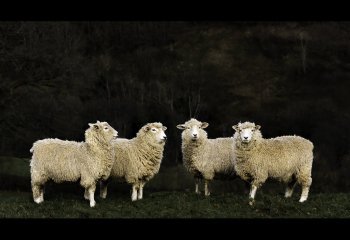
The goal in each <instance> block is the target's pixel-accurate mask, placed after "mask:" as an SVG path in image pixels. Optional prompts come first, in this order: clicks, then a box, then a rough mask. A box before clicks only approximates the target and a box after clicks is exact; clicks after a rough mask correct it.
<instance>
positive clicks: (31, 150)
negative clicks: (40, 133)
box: [29, 142, 36, 153]
mask: <svg viewBox="0 0 350 240" xmlns="http://www.w3.org/2000/svg"><path fill="white" fill-rule="evenodd" d="M35 143H36V142H35ZM35 143H33V146H32V148H31V149H30V150H29V152H31V153H33V152H34V148H35V146H36V144H35Z"/></svg>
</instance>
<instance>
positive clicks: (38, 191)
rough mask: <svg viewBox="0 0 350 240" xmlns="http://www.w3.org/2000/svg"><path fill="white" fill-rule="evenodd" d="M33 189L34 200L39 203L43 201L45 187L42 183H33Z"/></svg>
mask: <svg viewBox="0 0 350 240" xmlns="http://www.w3.org/2000/svg"><path fill="white" fill-rule="evenodd" d="M32 191H33V199H34V202H36V203H38V204H39V203H42V202H43V201H44V191H43V187H42V186H41V185H40V184H33V186H32Z"/></svg>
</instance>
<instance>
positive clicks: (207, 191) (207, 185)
mask: <svg viewBox="0 0 350 240" xmlns="http://www.w3.org/2000/svg"><path fill="white" fill-rule="evenodd" d="M209 182H210V180H207V179H205V181H204V195H205V196H206V197H208V196H210V191H209Z"/></svg>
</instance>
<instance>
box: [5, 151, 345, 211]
mask: <svg viewBox="0 0 350 240" xmlns="http://www.w3.org/2000/svg"><path fill="white" fill-rule="evenodd" d="M176 169H177V170H176ZM176 169H175V168H166V169H163V170H162V171H161V172H160V173H159V175H158V176H157V177H156V178H155V179H154V180H152V181H151V182H150V183H149V184H148V185H146V188H145V191H144V199H143V200H141V201H136V202H131V200H130V187H129V186H128V185H126V184H122V183H112V184H111V187H110V188H109V193H108V197H107V199H100V198H99V197H98V191H97V192H96V201H97V205H96V207H95V208H90V207H89V203H88V201H87V200H84V199H83V189H82V188H81V187H80V186H79V184H77V183H63V184H54V183H50V182H49V183H48V184H47V186H46V192H45V201H44V203H42V204H40V205H38V204H36V203H34V202H33V199H32V194H31V189H30V177H29V162H28V160H25V159H16V158H5V157H3V158H0V218H349V217H350V194H348V193H313V192H312V191H311V193H310V196H309V199H308V201H307V202H305V203H302V204H301V203H299V202H298V199H299V195H300V189H296V192H295V195H293V197H292V198H290V199H285V198H284V197H283V188H282V187H281V185H278V184H277V185H278V186H279V188H277V187H274V185H273V184H268V183H267V184H266V186H264V187H263V189H261V190H260V191H258V193H257V196H256V202H255V205H254V206H249V205H248V194H247V193H246V192H244V188H241V187H237V185H239V182H235V181H233V183H231V184H229V183H228V182H220V181H218V182H216V183H214V184H213V187H212V195H211V196H210V197H207V198H206V197H204V196H203V195H196V194H194V192H193V180H192V179H191V178H190V176H188V175H186V174H185V172H184V171H182V170H181V168H179V169H180V170H179V169H178V168H176ZM172 172H173V173H174V174H171V173H172ZM168 183H171V184H170V185H169V184H168ZM226 185H227V186H226ZM229 185H230V186H231V185H234V186H236V188H235V189H234V188H232V186H231V190H229V191H228V189H229V187H228V186H229ZM166 186H171V188H168V189H166ZM219 186H221V188H219ZM222 186H224V187H222ZM169 189H174V190H169ZM232 189H234V190H232Z"/></svg>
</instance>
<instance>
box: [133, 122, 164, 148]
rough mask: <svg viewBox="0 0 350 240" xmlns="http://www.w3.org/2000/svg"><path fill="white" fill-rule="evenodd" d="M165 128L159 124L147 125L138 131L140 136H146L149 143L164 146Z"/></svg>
mask: <svg viewBox="0 0 350 240" xmlns="http://www.w3.org/2000/svg"><path fill="white" fill-rule="evenodd" d="M166 129H167V127H166V126H163V124H162V123H160V122H154V123H147V124H146V125H145V126H143V127H142V128H141V130H140V131H139V133H140V134H142V135H144V136H147V137H148V138H149V139H150V140H151V141H154V142H156V143H160V144H164V143H165V142H166V139H167V137H166V135H165V130H166Z"/></svg>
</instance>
